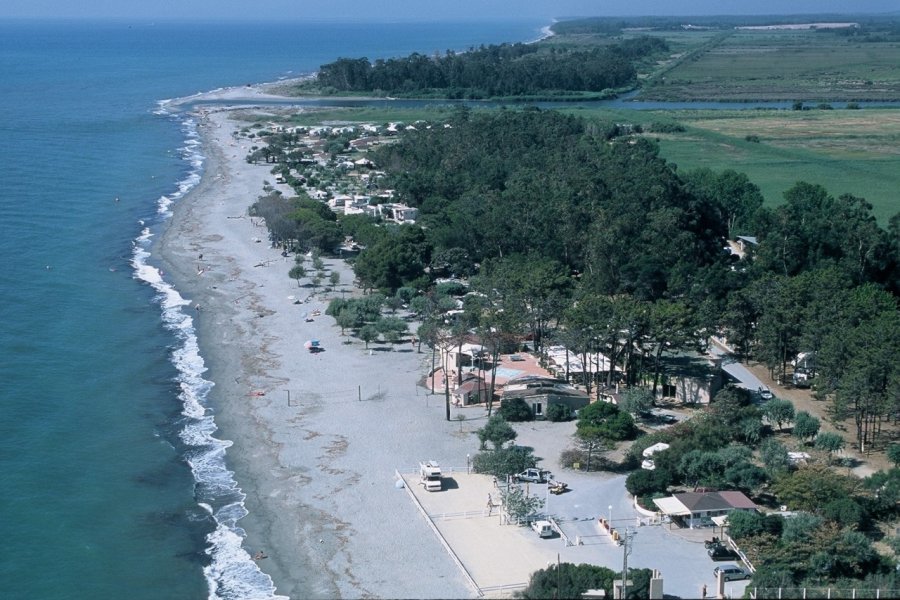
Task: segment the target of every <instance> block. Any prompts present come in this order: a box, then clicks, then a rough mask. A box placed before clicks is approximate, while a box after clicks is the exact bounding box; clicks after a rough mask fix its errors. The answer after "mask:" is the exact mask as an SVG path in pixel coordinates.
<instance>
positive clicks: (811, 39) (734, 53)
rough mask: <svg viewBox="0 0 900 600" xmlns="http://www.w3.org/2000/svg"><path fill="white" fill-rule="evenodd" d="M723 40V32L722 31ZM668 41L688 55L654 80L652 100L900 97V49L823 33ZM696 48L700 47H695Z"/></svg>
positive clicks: (647, 92)
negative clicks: (711, 41) (712, 41)
mask: <svg viewBox="0 0 900 600" xmlns="http://www.w3.org/2000/svg"><path fill="white" fill-rule="evenodd" d="M720 33H721V32H720ZM692 35H694V34H690V33H678V34H669V35H667V36H664V37H666V38H667V39H670V38H671V41H670V46H671V47H673V49H677V50H676V52H678V53H679V54H681V53H684V52H685V51H686V52H687V54H686V55H685V56H684V57H683V58H680V59H678V60H677V61H676V62H674V63H673V64H672V65H669V66H668V68H667V69H666V71H665V73H661V74H660V75H659V76H652V78H651V80H652V84H650V85H648V86H646V87H645V89H644V90H643V91H642V92H641V98H642V99H647V100H687V101H690V100H728V101H738V100H805V101H814V102H828V101H839V100H845V101H857V100H861V101H865V100H896V99H898V98H900V42H896V41H860V40H858V39H857V38H854V37H847V36H843V35H840V34H837V33H834V32H823V31H732V32H728V33H725V34H723V35H720V36H719V37H718V38H715V40H714V41H715V43H709V42H710V38H709V36H708V34H704V35H697V37H695V38H694V37H691V36H692ZM692 44H693V46H692Z"/></svg>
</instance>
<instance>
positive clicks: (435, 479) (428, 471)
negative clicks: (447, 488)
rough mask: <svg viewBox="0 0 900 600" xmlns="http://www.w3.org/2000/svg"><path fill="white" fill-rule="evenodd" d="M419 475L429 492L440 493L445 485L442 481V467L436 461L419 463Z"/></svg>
mask: <svg viewBox="0 0 900 600" xmlns="http://www.w3.org/2000/svg"><path fill="white" fill-rule="evenodd" d="M419 475H420V476H421V481H420V482H419V483H421V484H422V485H424V486H425V489H426V490H428V491H429V492H439V491H441V490H442V489H443V487H444V485H443V482H442V481H441V465H439V464H438V462H437V461H436V460H429V461H428V462H423V463H419Z"/></svg>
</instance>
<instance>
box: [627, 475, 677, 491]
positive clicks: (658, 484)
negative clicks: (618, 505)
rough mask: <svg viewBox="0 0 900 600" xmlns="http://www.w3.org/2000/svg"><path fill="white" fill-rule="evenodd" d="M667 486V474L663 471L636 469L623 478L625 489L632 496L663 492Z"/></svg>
mask: <svg viewBox="0 0 900 600" xmlns="http://www.w3.org/2000/svg"><path fill="white" fill-rule="evenodd" d="M668 487H669V478H668V474H667V473H664V472H663V471H656V470H653V471H648V470H647V469H638V470H637V471H634V472H632V473H631V474H630V475H629V476H628V478H627V479H626V480H625V489H626V490H628V493H629V494H631V495H632V496H649V495H652V494H656V493H658V492H665V491H666V488H668Z"/></svg>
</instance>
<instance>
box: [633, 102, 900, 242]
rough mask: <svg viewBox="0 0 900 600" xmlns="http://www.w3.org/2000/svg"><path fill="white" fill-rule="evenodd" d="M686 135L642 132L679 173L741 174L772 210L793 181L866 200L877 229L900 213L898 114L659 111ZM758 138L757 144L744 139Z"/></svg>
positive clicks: (647, 117) (652, 116)
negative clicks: (702, 169)
mask: <svg viewBox="0 0 900 600" xmlns="http://www.w3.org/2000/svg"><path fill="white" fill-rule="evenodd" d="M641 115H642V118H643V120H644V122H649V121H653V120H659V121H667V122H671V121H672V120H674V121H677V122H679V123H681V124H682V125H683V126H684V127H685V131H684V132H683V133H674V134H647V135H648V136H649V137H653V138H655V139H658V140H659V143H660V152H661V155H662V156H663V157H665V158H666V159H667V160H669V161H670V162H673V163H675V164H676V165H678V168H679V169H680V170H685V169H694V168H698V167H707V168H710V169H713V170H716V171H720V170H723V169H733V170H735V171H739V172H743V173H746V174H747V176H748V177H749V178H750V180H751V181H753V183H755V184H756V185H758V186H759V188H760V189H761V190H762V192H763V195H764V196H765V199H766V203H767V204H769V205H775V204H779V203H780V202H781V201H782V199H783V194H784V191H785V190H787V189H788V188H790V187H791V186H792V185H793V184H794V183H796V182H797V181H806V182H809V183H814V184H819V185H821V186H823V187H824V188H825V189H827V190H828V192H829V193H830V194H831V195H833V196H839V195H841V194H845V193H847V194H853V195H855V196H859V197H862V198H865V199H866V200H868V201H869V202H870V203H871V204H872V205H873V207H874V212H875V215H876V216H877V217H878V219H879V221H880V222H881V223H882V224H885V223H886V222H887V219H888V218H889V217H890V216H891V215H893V214H895V213H897V212H900V110H894V109H864V110H813V111H784V110H782V111H755V110H743V111H720V110H716V111H661V112H653V113H641ZM747 136H756V137H757V138H758V139H759V141H758V142H755V141H748V140H747Z"/></svg>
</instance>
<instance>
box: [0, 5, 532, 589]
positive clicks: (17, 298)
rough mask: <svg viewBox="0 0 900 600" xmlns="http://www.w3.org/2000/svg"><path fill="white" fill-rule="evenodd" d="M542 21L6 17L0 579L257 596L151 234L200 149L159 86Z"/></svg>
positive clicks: (190, 174)
mask: <svg viewBox="0 0 900 600" xmlns="http://www.w3.org/2000/svg"><path fill="white" fill-rule="evenodd" d="M542 25H544V23H537V22H510V23H486V24H471V23H467V24H464V23H456V24H440V25H436V24H408V23H407V24H358V23H357V24H353V25H340V24H334V23H330V24H284V23H282V24H263V23H257V24H240V25H236V24H231V25H225V24H211V23H207V24H200V23H195V24H156V25H151V24H144V23H125V22H106V23H51V22H42V23H36V22H0V136H2V137H0V139H2V144H0V258H2V269H0V311H2V312H0V317H2V320H0V322H2V327H0V358H2V360H0V382H2V384H3V392H2V394H0V408H2V419H0V473H2V476H3V485H4V486H5V489H4V493H3V494H2V495H0V515H2V517H0V519H2V526H0V531H2V532H3V535H4V542H6V544H5V546H6V548H5V549H6V551H5V553H4V555H3V558H2V560H0V596H2V597H3V598H130V599H140V598H148V599H150V598H154V599H155V598H198V597H204V596H210V597H221V598H266V597H272V596H273V593H274V592H273V588H272V584H271V580H269V578H268V577H267V576H266V575H264V574H262V573H260V572H259V571H258V570H257V569H256V566H255V563H253V562H252V561H249V560H248V557H247V556H246V553H245V552H243V550H242V549H241V548H240V534H241V531H240V529H239V525H238V519H239V518H240V516H241V515H242V514H243V512H242V511H243V506H242V503H241V501H242V500H243V495H242V494H241V492H240V489H239V486H240V482H235V481H234V480H233V478H232V477H231V473H230V472H229V471H228V470H227V445H228V444H227V442H226V441H220V440H216V439H215V437H214V434H215V424H214V421H213V420H212V416H211V413H210V411H208V410H207V407H209V406H210V405H211V404H214V399H215V395H214V392H213V393H210V387H211V386H210V384H209V382H207V381H206V380H204V379H203V371H204V367H203V361H202V357H200V356H199V355H198V354H197V353H196V347H195V344H196V339H195V338H194V333H193V327H192V323H191V321H190V316H189V315H187V314H184V313H183V312H182V311H181V306H180V296H179V295H178V293H177V291H176V290H174V289H172V288H171V286H169V285H168V284H167V282H166V281H165V278H164V276H163V277H160V276H159V272H158V271H157V270H156V269H155V268H154V267H153V264H154V257H153V256H152V255H149V254H148V252H149V248H150V246H149V243H148V240H149V239H151V237H152V236H153V235H154V234H156V233H158V232H159V231H160V229H161V228H162V227H164V226H165V222H166V219H167V218H168V217H167V215H168V212H167V210H166V209H165V207H166V206H168V205H169V203H171V202H178V201H179V199H180V198H181V197H182V196H183V194H184V193H185V192H187V191H188V190H189V189H190V188H191V186H193V185H194V184H195V183H196V181H197V178H198V176H199V172H200V171H201V169H202V153H201V149H199V148H198V146H197V145H196V142H195V139H194V137H193V129H192V123H191V122H190V120H189V119H186V118H185V117H184V116H183V115H166V114H163V113H161V112H160V111H159V110H158V109H159V101H161V100H164V99H169V98H175V97H180V96H185V95H190V94H193V93H196V92H199V91H206V90H210V89H215V88H218V87H223V86H232V85H243V84H245V83H250V82H260V81H274V80H276V79H278V78H280V77H287V76H297V75H301V74H304V73H307V72H310V71H313V70H315V68H317V67H318V66H319V65H320V64H322V63H324V62H328V61H331V60H334V59H335V58H337V57H339V56H368V57H370V58H378V57H388V56H396V55H402V54H407V53H409V52H413V51H418V52H427V53H430V52H434V51H436V50H438V51H443V50H446V49H455V50H461V49H466V48H468V47H470V46H471V45H475V44H480V43H492V42H502V41H523V40H531V39H534V38H536V37H537V35H538V32H539V29H540V27H541V26H542Z"/></svg>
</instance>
